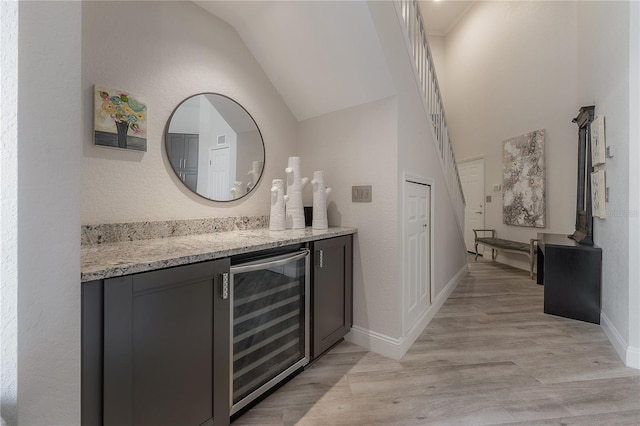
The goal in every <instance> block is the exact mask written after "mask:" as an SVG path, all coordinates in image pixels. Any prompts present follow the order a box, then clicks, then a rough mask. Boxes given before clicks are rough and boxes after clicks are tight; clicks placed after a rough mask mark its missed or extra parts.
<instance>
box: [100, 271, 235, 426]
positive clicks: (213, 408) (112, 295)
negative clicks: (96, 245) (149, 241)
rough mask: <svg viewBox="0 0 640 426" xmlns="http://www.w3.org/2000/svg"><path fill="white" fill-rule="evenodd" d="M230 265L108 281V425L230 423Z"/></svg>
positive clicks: (106, 414) (106, 294)
mask: <svg viewBox="0 0 640 426" xmlns="http://www.w3.org/2000/svg"><path fill="white" fill-rule="evenodd" d="M228 271H229V260H228V259H222V260H218V261H212V262H205V263H198V264H192V265H186V266H180V267H176V268H170V269H164V270H159V271H153V272H148V273H143V274H138V275H130V276H126V277H120V278H113V279H109V280H105V284H104V385H103V386H104V400H103V401H104V402H103V407H104V424H105V425H178V424H179V425H194V426H196V425H202V424H208V425H225V424H229V370H228V368H229V367H228V366H229V322H230V321H229V317H230V312H229V303H228V299H222V291H221V288H222V281H223V275H222V274H224V273H228Z"/></svg>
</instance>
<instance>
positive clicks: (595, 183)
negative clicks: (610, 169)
mask: <svg viewBox="0 0 640 426" xmlns="http://www.w3.org/2000/svg"><path fill="white" fill-rule="evenodd" d="M606 191H607V187H606V181H605V175H604V170H598V171H597V172H593V173H591V212H592V215H593V217H598V218H600V219H604V218H605V217H607V206H606V201H607V197H606Z"/></svg>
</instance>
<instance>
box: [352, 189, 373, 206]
mask: <svg viewBox="0 0 640 426" xmlns="http://www.w3.org/2000/svg"><path fill="white" fill-rule="evenodd" d="M351 201H352V202H354V203H370V202H371V185H361V186H352V187H351Z"/></svg>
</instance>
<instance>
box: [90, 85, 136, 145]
mask: <svg viewBox="0 0 640 426" xmlns="http://www.w3.org/2000/svg"><path fill="white" fill-rule="evenodd" d="M94 142H95V144H96V145H100V146H110V147H114V148H123V149H130V150H134V151H143V152H144V151H146V150H147V106H146V105H145V103H144V102H142V101H141V100H140V98H139V97H138V96H135V95H132V94H131V93H128V92H124V91H122V90H116V89H108V88H105V87H100V86H95V88H94Z"/></svg>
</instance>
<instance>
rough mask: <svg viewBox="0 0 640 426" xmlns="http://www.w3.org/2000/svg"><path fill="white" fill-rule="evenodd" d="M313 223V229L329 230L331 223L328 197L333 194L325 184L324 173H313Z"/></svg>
mask: <svg viewBox="0 0 640 426" xmlns="http://www.w3.org/2000/svg"><path fill="white" fill-rule="evenodd" d="M311 186H312V187H313V221H312V223H311V227H312V228H313V229H327V228H328V227H329V222H328V220H327V197H328V196H329V193H330V192H331V188H327V187H326V186H325V183H324V172H322V171H316V172H313V180H312V181H311Z"/></svg>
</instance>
